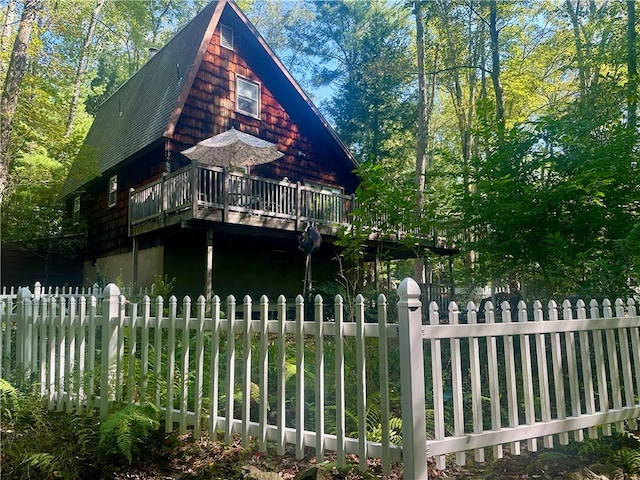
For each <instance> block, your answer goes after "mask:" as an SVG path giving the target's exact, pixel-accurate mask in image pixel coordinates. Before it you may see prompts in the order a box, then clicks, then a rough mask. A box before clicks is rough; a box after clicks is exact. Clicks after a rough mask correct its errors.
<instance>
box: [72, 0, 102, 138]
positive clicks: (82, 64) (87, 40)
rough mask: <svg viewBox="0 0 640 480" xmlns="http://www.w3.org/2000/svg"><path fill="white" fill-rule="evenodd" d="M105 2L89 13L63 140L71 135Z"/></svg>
mask: <svg viewBox="0 0 640 480" xmlns="http://www.w3.org/2000/svg"><path fill="white" fill-rule="evenodd" d="M104 2H105V0H98V2H97V3H96V6H95V8H94V9H93V12H92V13H91V21H90V22H89V29H88V30H87V35H86V36H85V37H84V43H83V45H82V49H81V50H80V58H79V60H78V69H77V70H76V81H75V84H74V87H73V99H72V101H71V108H70V109H69V117H68V119H67V129H66V130H65V132H64V136H65V138H67V137H69V135H71V129H72V127H73V121H74V120H75V118H76V111H77V109H78V102H79V101H80V90H81V87H82V79H83V78H84V71H85V68H86V63H87V56H88V55H89V47H90V46H91V42H92V41H93V34H94V32H95V29H96V24H97V23H98V16H99V15H100V10H102V6H103V5H104Z"/></svg>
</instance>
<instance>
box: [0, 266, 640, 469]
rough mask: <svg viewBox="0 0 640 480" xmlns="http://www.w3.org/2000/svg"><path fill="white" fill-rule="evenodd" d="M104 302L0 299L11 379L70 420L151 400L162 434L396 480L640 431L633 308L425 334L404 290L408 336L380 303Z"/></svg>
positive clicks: (455, 323) (592, 308)
mask: <svg viewBox="0 0 640 480" xmlns="http://www.w3.org/2000/svg"><path fill="white" fill-rule="evenodd" d="M102 295H103V298H102V300H101V301H100V302H98V301H97V300H96V298H95V297H90V298H89V299H87V298H86V297H84V296H80V297H78V298H76V297H73V296H72V297H70V298H67V297H63V296H58V297H55V296H41V297H36V296H34V295H32V294H31V293H30V292H29V291H28V290H26V289H23V290H21V291H20V293H19V294H18V297H17V298H15V299H14V298H11V297H9V298H6V299H4V300H2V303H1V304H0V322H1V327H2V328H0V333H1V334H2V337H1V338H0V349H1V351H0V361H1V363H0V373H1V374H2V376H4V377H8V378H12V379H13V380H16V381H22V380H24V379H26V378H31V379H32V380H35V381H37V382H38V383H39V384H40V386H41V391H42V394H43V396H45V398H48V399H49V406H50V408H56V409H58V410H61V411H62V410H66V411H74V410H75V411H78V412H82V411H84V410H92V409H99V410H100V414H101V415H102V416H105V415H107V414H108V412H109V410H110V408H112V406H113V404H114V403H115V402H140V403H142V402H149V401H151V402H154V403H155V404H157V405H159V406H163V411H164V415H165V428H166V429H167V431H171V430H173V429H174V428H177V429H179V431H180V432H185V431H186V430H187V428H189V427H191V428H193V431H194V435H196V436H199V435H200V434H201V432H202V430H203V429H206V430H209V431H216V430H222V431H223V432H224V435H225V438H226V439H227V441H229V440H230V439H231V437H232V435H234V434H239V435H240V436H241V437H242V440H243V442H244V444H245V445H248V442H249V437H250V436H251V437H255V438H257V439H258V442H259V446H260V449H262V450H265V449H266V442H267V441H273V442H275V443H276V445H277V450H278V452H280V453H284V451H285V446H286V445H287V444H290V445H293V446H294V447H295V452H296V456H297V457H298V458H301V457H302V456H304V455H305V449H307V448H312V449H314V450H315V452H316V458H317V460H318V461H322V459H323V458H324V454H325V452H327V451H335V452H337V454H338V455H337V458H338V462H339V463H340V464H343V463H345V458H346V455H347V454H349V453H353V454H357V455H358V457H359V461H360V466H361V468H362V469H365V468H366V466H367V463H366V462H367V458H371V457H375V458H380V459H382V461H383V466H384V470H385V471H387V472H388V471H389V470H390V466H391V462H392V461H402V462H403V464H404V478H408V479H409V478H415V479H422V478H426V471H427V469H426V460H427V458H428V456H434V457H435V459H436V462H437V466H438V467H439V468H443V467H444V456H445V455H446V454H448V453H456V456H455V459H456V462H457V463H458V464H463V463H464V462H465V455H466V454H467V452H469V451H473V454H474V456H475V458H476V460H478V461H482V460H483V459H484V454H485V449H486V448H492V449H493V453H494V455H495V456H497V457H500V456H502V454H503V448H504V449H505V450H507V449H508V451H509V452H510V453H512V454H518V453H520V448H521V442H526V445H527V449H528V450H529V451H532V450H536V449H537V448H538V443H539V442H541V443H542V445H543V446H544V447H551V446H553V444H554V442H555V441H557V442H559V443H562V444H564V443H567V442H568V440H569V435H570V434H571V435H572V436H573V438H575V439H576V440H581V439H582V438H583V437H584V435H585V433H586V435H588V436H589V437H592V438H595V437H597V436H599V435H609V434H611V431H612V430H611V425H614V426H615V428H616V429H622V428H624V427H625V425H629V426H630V427H631V428H637V422H636V419H637V418H638V417H640V400H639V398H640V318H639V317H638V316H637V312H636V306H635V303H634V302H633V301H632V300H629V301H628V302H626V303H625V302H623V301H621V300H617V301H616V302H615V304H614V305H613V306H612V305H611V303H610V302H608V301H604V302H603V303H602V305H598V303H597V302H595V301H592V302H591V303H590V304H589V306H588V307H587V306H586V305H585V303H584V302H582V301H578V302H577V303H576V304H575V305H572V304H570V303H569V302H565V303H563V305H562V306H561V307H558V306H557V305H556V304H555V303H554V302H550V303H549V305H547V306H546V308H543V306H542V305H541V304H540V303H539V302H536V303H535V304H533V306H532V308H527V305H525V304H524V302H521V303H520V305H519V306H518V313H517V319H518V321H517V322H514V321H512V315H511V312H510V306H509V304H508V302H505V303H504V304H503V305H502V311H501V313H500V318H496V314H495V310H494V308H493V306H492V305H491V304H490V303H487V305H486V309H485V311H484V312H483V313H484V321H483V323H479V320H478V314H477V312H476V306H475V305H474V304H473V303H469V304H468V305H467V306H466V307H467V308H466V316H465V317H464V322H465V323H461V322H462V320H463V318H462V315H461V314H460V312H459V311H458V307H457V305H456V304H455V303H452V304H451V305H450V306H449V315H448V319H447V321H446V323H445V322H442V321H441V316H440V313H439V312H438V307H437V304H435V303H432V304H431V305H429V307H428V309H427V312H428V313H427V312H425V313H427V315H426V318H427V320H426V323H425V322H423V312H422V304H421V302H420V298H419V296H420V289H419V287H418V285H417V284H415V282H413V281H412V280H409V279H407V280H405V281H404V282H403V283H402V284H401V286H400V289H399V297H400V300H399V302H398V306H397V314H398V323H389V322H388V321H387V319H388V315H389V314H390V313H395V310H393V311H391V310H389V309H388V308H387V303H386V299H385V297H384V296H380V297H379V298H378V302H377V305H376V306H375V307H373V308H372V307H371V306H370V305H369V303H368V302H366V301H365V299H364V298H363V297H362V296H358V297H357V299H356V308H355V312H354V319H353V320H355V321H351V320H352V319H348V318H345V315H346V314H345V309H344V306H343V300H342V298H341V297H339V296H338V297H336V298H335V301H334V303H333V305H331V306H328V305H324V304H323V300H322V298H321V297H319V296H318V297H316V298H315V303H314V305H313V306H306V307H305V304H304V301H303V299H302V297H298V298H297V299H296V301H295V304H294V305H287V303H286V300H285V299H284V297H280V298H279V299H278V300H277V302H276V309H275V310H276V319H275V320H271V319H270V318H271V317H270V314H269V311H270V310H271V311H273V308H272V307H271V308H270V306H269V301H268V299H267V298H266V297H262V298H261V299H260V300H259V302H258V309H257V313H256V309H255V308H254V305H253V301H252V299H251V298H249V297H245V298H244V299H243V302H242V304H241V305H239V304H236V300H235V298H234V297H229V298H228V299H227V301H226V302H225V303H223V302H221V301H220V299H219V298H217V297H215V298H214V299H213V300H212V302H211V303H209V304H207V303H206V302H205V299H204V297H199V298H198V299H197V300H196V301H195V302H194V303H192V301H191V299H190V298H189V297H185V299H184V300H183V301H182V302H181V303H180V304H179V303H178V301H177V299H176V298H175V297H171V298H170V299H168V301H167V302H166V303H165V301H164V300H163V299H162V298H160V297H158V298H156V299H154V300H151V299H150V298H149V297H145V298H144V299H143V300H142V302H140V303H129V302H127V300H126V299H125V298H124V297H123V296H122V295H120V292H119V290H118V289H117V287H116V286H115V285H112V284H111V285H108V286H107V287H106V288H105V290H104V292H103V294H102ZM99 304H101V308H99ZM545 312H546V317H545ZM530 316H531V319H530V318H529V317H530ZM307 317H309V318H307ZM367 318H369V319H374V320H375V321H374V322H371V323H369V322H367V321H366V319H367ZM306 320H313V321H306ZM394 392H395V394H394ZM398 392H400V397H399V399H398V395H397V393H398ZM400 418H401V419H402V428H401V430H400V429H399V428H397V424H398V420H399V419H400ZM394 427H396V428H397V430H394ZM394 442H395V443H394Z"/></svg>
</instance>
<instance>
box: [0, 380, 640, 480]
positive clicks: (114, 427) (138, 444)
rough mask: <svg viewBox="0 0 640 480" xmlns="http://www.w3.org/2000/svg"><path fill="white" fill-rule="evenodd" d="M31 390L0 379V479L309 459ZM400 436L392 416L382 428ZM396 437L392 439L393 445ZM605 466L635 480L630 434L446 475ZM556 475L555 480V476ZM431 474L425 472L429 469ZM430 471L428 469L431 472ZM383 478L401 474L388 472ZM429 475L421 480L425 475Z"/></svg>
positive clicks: (150, 409) (141, 413)
mask: <svg viewBox="0 0 640 480" xmlns="http://www.w3.org/2000/svg"><path fill="white" fill-rule="evenodd" d="M47 407H48V405H47V402H46V399H42V398H41V396H40V390H39V387H38V385H26V386H24V387H20V388H16V387H15V386H13V385H11V384H10V383H9V382H7V381H6V380H3V379H0V414H1V418H0V426H1V427H0V428H1V430H0V434H1V436H2V438H1V444H2V449H1V457H0V465H1V467H2V469H1V472H2V478H6V479H38V480H49V479H69V480H71V479H80V480H81V479H106V478H109V479H117V480H120V479H125V478H127V479H129V478H139V479H156V478H175V477H174V476H173V474H176V475H179V477H180V478H189V479H194V480H198V479H202V480H204V479H207V480H216V479H219V480H223V479H224V480H233V479H242V478H245V476H246V474H247V468H250V469H251V468H254V469H255V468H257V469H259V470H262V471H275V472H280V473H281V474H282V473H283V472H287V474H286V475H284V476H283V478H293V476H294V475H295V472H297V471H299V470H304V468H305V467H308V466H310V465H311V464H312V463H313V455H312V452H309V454H310V456H309V458H307V459H304V460H303V461H298V460H295V459H294V458H293V456H292V455H285V456H278V455H276V454H275V452H274V449H273V448H270V449H269V451H268V452H267V453H266V454H262V453H259V452H257V445H256V444H255V443H253V444H251V445H250V448H249V449H242V448H241V447H240V446H239V442H234V443H233V444H232V445H225V444H223V443H221V442H219V441H217V440H219V439H218V438H217V437H216V438H213V439H209V438H207V437H206V436H205V437H204V438H202V439H199V440H196V439H194V438H193V436H192V435H190V434H187V435H183V436H179V435H178V434H177V433H170V434H168V433H165V432H164V431H163V430H164V429H161V428H159V427H160V421H159V419H160V410H159V409H158V408H157V407H156V406H155V405H153V404H145V405H143V406H138V405H128V406H124V405H122V406H120V408H116V409H115V410H114V411H113V412H112V413H111V414H110V415H109V416H108V417H107V419H106V420H105V421H104V422H100V420H99V418H98V417H97V416H96V415H91V414H86V413H85V414H82V415H78V414H69V413H65V412H57V411H49V410H48V408H47ZM368 420H369V422H370V423H371V425H370V426H369V429H370V430H371V431H372V433H373V434H375V433H376V432H378V434H380V432H379V430H380V428H381V425H380V423H379V419H378V418H376V417H375V415H372V416H370V418H369V419H368ZM390 427H391V429H392V432H393V434H394V435H397V434H399V433H400V431H401V422H400V421H399V419H393V421H392V425H391V426H390ZM398 440H399V439H398ZM352 460H354V461H353V462H351V463H348V466H347V467H346V468H344V469H338V468H337V467H336V464H335V462H333V461H332V459H328V461H327V462H325V463H323V464H321V465H320V468H321V469H322V470H323V472H324V473H325V478H327V479H334V480H337V479H350V480H357V479H374V478H382V477H381V476H380V473H379V471H378V468H377V466H376V465H371V468H370V470H369V471H366V472H359V471H358V470H357V459H352ZM598 465H600V466H602V465H606V466H608V467H609V471H610V472H611V473H610V474H609V475H607V476H605V477H600V478H610V479H611V478H619V479H625V480H636V479H640V432H631V431H621V432H617V433H615V434H614V435H611V436H605V437H601V438H598V439H586V440H585V441H584V442H581V443H571V444H570V445H568V446H558V447H557V448H556V449H554V450H542V451H540V452H534V453H529V454H524V455H522V456H511V457H507V458H504V459H501V460H490V461H488V462H486V463H485V464H483V465H473V466H469V467H468V468H464V469H461V468H458V467H456V468H453V469H452V470H451V471H447V472H446V474H447V476H448V477H453V478H484V479H513V478H519V479H522V478H547V477H540V475H542V474H545V472H546V473H550V472H556V476H552V477H549V478H573V477H568V476H563V475H565V474H567V472H571V471H580V469H584V468H589V469H593V468H595V467H594V466H598ZM558 472H560V474H561V476H559V477H558V476H557V473H558ZM432 473H433V472H432ZM434 474H437V473H434ZM384 478H387V479H398V478H401V473H400V470H398V469H394V471H393V473H392V475H391V476H388V477H384ZM430 478H431V477H430Z"/></svg>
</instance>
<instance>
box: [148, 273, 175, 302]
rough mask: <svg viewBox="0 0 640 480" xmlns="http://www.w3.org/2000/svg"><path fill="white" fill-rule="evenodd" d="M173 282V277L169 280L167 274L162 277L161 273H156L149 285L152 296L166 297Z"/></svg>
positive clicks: (171, 288)
mask: <svg viewBox="0 0 640 480" xmlns="http://www.w3.org/2000/svg"><path fill="white" fill-rule="evenodd" d="M175 283H176V279H175V277H174V278H172V279H171V280H169V276H168V275H165V276H164V277H163V276H162V275H156V276H155V277H154V279H153V284H152V285H151V294H152V297H154V298H155V297H157V296H158V295H160V296H161V297H162V298H164V299H168V298H169V295H171V291H172V290H173V286H174V284H175Z"/></svg>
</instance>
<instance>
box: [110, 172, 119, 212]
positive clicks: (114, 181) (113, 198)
mask: <svg viewBox="0 0 640 480" xmlns="http://www.w3.org/2000/svg"><path fill="white" fill-rule="evenodd" d="M108 193H109V207H115V205H116V203H117V201H118V175H112V176H111V177H109V192H108Z"/></svg>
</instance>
